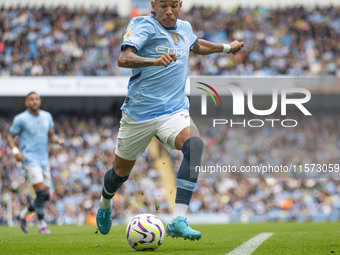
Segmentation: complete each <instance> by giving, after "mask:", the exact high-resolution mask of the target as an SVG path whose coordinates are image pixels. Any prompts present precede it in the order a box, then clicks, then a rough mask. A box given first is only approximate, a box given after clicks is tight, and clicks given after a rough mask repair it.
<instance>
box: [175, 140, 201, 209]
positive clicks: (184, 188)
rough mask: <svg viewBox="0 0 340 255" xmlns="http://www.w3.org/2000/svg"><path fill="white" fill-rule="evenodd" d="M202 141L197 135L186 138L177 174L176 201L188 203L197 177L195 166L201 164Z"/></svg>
mask: <svg viewBox="0 0 340 255" xmlns="http://www.w3.org/2000/svg"><path fill="white" fill-rule="evenodd" d="M203 146H204V144H203V141H202V140H201V138H199V137H192V138H190V139H188V140H187V141H186V142H185V143H184V145H183V147H182V152H183V161H182V164H181V166H180V168H179V170H178V174H177V180H176V184H177V194H176V201H175V202H176V203H178V204H186V205H189V203H190V200H191V197H192V193H193V191H194V189H195V186H196V182H197V179H198V174H199V173H198V172H196V171H195V166H200V165H201V159H202V154H203Z"/></svg>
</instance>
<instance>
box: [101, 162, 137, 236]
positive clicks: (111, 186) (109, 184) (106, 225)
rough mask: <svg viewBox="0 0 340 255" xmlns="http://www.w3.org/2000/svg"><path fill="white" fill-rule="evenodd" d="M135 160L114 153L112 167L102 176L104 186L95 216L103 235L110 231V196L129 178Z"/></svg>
mask: <svg viewBox="0 0 340 255" xmlns="http://www.w3.org/2000/svg"><path fill="white" fill-rule="evenodd" d="M135 162H136V160H125V159H123V158H121V157H119V156H117V155H115V159H114V164H113V168H111V169H110V170H109V171H107V172H106V174H105V176H104V187H103V190H102V196H101V199H100V206H99V209H98V212H97V217H96V218H97V226H98V230H99V231H100V233H102V234H103V235H106V234H108V233H109V232H110V229H111V225H112V205H111V201H112V198H113V196H114V195H115V193H116V192H117V191H118V190H119V189H120V187H121V186H122V185H123V183H124V182H126V181H127V179H128V178H129V174H130V172H131V170H132V168H133V166H134V164H135Z"/></svg>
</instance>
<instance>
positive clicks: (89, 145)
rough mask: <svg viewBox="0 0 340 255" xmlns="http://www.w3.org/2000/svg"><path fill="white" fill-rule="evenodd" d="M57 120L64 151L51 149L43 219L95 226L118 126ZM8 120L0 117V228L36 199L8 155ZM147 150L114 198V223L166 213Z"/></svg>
mask: <svg viewBox="0 0 340 255" xmlns="http://www.w3.org/2000/svg"><path fill="white" fill-rule="evenodd" d="M79 116H81V115H77V116H65V115H59V116H58V118H57V119H55V129H56V133H57V134H58V135H60V136H61V137H65V139H66V145H65V146H64V147H59V146H55V145H54V146H53V145H52V146H50V164H51V174H52V181H53V186H52V187H51V202H48V203H47V205H46V211H47V215H46V219H47V221H48V222H50V223H56V224H84V223H85V222H86V223H88V224H92V225H93V224H94V222H95V221H94V220H95V214H96V212H97V208H98V206H99V200H100V196H101V190H102V184H103V179H104V175H105V173H106V171H107V170H108V169H110V168H111V167H112V165H113V157H114V150H115V147H116V136H117V131H118V122H117V119H116V118H112V117H110V116H102V117H100V118H97V119H94V118H83V117H79ZM11 121H12V119H8V118H4V117H2V118H1V117H0V204H1V206H0V223H5V222H8V219H7V218H6V217H7V215H8V208H9V206H11V208H12V210H11V211H12V212H11V214H12V219H13V220H14V222H18V218H17V217H18V215H19V212H20V210H21V209H23V207H24V206H27V205H28V203H29V202H30V200H31V201H33V199H34V198H35V195H34V192H33V190H32V189H31V188H30V187H29V185H28V184H27V182H26V181H25V173H24V171H23V170H22V169H21V166H20V164H18V163H16V161H15V158H14V157H13V156H12V154H11V153H10V150H9V147H8V146H7V143H6V135H7V133H8V129H9V127H10V124H11ZM153 164H154V159H153V158H152V156H151V155H150V153H149V152H148V150H147V151H146V152H145V153H144V154H143V155H140V156H139V159H138V161H137V163H136V165H135V168H134V171H133V172H132V173H131V174H130V177H129V180H128V181H127V182H126V184H125V185H124V186H123V187H122V189H121V190H120V191H119V192H118V194H117V195H116V196H115V198H114V204H115V206H114V210H115V211H114V220H116V221H117V222H120V221H121V220H123V219H124V217H125V216H126V215H135V214H137V213H142V212H145V213H146V212H148V213H156V212H157V213H169V205H168V202H167V200H166V193H165V190H164V188H163V185H162V180H161V175H160V173H159V172H158V171H157V170H155V169H154V166H153Z"/></svg>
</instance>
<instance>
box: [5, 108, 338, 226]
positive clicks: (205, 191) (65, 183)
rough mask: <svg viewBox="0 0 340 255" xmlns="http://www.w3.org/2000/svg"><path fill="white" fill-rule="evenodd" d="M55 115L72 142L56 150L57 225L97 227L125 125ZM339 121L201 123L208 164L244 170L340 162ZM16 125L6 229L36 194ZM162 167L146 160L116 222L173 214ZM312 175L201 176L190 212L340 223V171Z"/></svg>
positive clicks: (177, 155)
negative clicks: (17, 145)
mask: <svg viewBox="0 0 340 255" xmlns="http://www.w3.org/2000/svg"><path fill="white" fill-rule="evenodd" d="M54 117H55V128H56V133H57V134H58V135H60V136H62V137H65V139H66V145H65V146H64V147H59V146H57V145H52V146H50V163H51V172H52V180H53V186H52V187H51V195H52V196H51V197H52V198H51V202H49V203H47V207H46V208H47V210H46V211H47V215H46V218H47V220H48V222H50V223H56V224H84V223H88V224H94V222H95V214H96V210H97V208H98V204H99V199H100V195H101V188H102V182H103V177H104V174H105V172H106V171H107V169H109V168H110V167H111V166H112V160H113V155H114V150H115V146H116V136H117V128H118V120H117V119H116V118H112V117H111V116H106V115H103V116H100V115H98V116H97V117H96V118H89V117H82V115H81V114H77V115H64V114H58V115H54ZM316 119H319V120H320V121H318V122H317V121H315V120H316ZM339 119H340V116H339V113H334V114H332V115H325V114H323V115H317V116H314V118H313V119H308V118H306V119H305V120H301V121H300V125H299V127H297V128H290V129H289V128H288V129H287V128H282V127H281V128H279V127H277V128H236V129H235V128H234V129H233V128H230V129H225V128H221V129H219V130H217V129H214V128H209V127H208V126H202V123H197V124H198V126H199V127H200V131H201V137H202V139H203V140H204V142H205V150H204V155H203V161H202V165H214V164H216V162H217V163H218V164H219V165H228V164H232V165H235V166H237V168H239V167H240V166H241V165H259V164H261V163H263V164H268V163H270V164H272V165H280V164H283V165H289V164H291V163H293V164H296V165H300V164H304V163H322V164H330V163H331V164H335V163H339V160H338V158H339V155H340V134H339V132H338V130H339V128H340V123H339ZM11 120H12V117H11V118H5V117H0V204H1V206H0V223H6V222H8V218H7V217H8V215H9V214H8V213H9V210H8V209H9V207H10V208H11V209H12V210H11V212H12V214H11V215H10V217H11V218H12V219H13V220H14V223H17V222H18V218H17V217H18V215H19V212H20V210H21V209H22V208H23V207H24V206H26V205H27V204H28V203H29V201H30V200H32V199H34V192H33V191H32V189H31V188H30V187H29V186H28V185H27V182H25V174H24V172H23V170H22V169H21V167H20V164H18V163H16V162H15V159H14V157H13V156H12V155H11V153H10V151H9V148H8V146H7V143H6V141H5V138H6V134H7V132H8V129H9V126H10V123H11ZM170 156H171V157H172V159H173V162H174V173H175V174H176V173H177V170H178V168H179V165H180V163H181V161H182V155H181V152H179V151H174V152H172V153H171V154H170ZM154 161H155V158H153V157H152V156H151V155H150V153H149V151H148V150H147V151H146V152H145V153H144V154H143V155H140V156H139V158H138V160H137V164H136V166H135V168H134V170H133V171H132V173H131V175H130V178H129V180H128V181H127V183H126V184H125V185H124V186H123V187H122V189H121V190H120V191H119V192H118V193H117V195H116V196H115V198H114V204H115V206H114V210H115V211H114V220H115V221H116V222H121V221H122V220H123V219H124V218H125V217H126V216H127V215H135V214H138V213H146V212H147V213H154V214H168V213H170V210H171V209H170V208H171V207H172V202H171V203H170V204H169V202H168V200H167V194H166V191H165V189H164V187H163V183H162V178H161V174H160V172H159V171H158V170H156V169H155V168H154ZM278 177H280V178H278ZM289 177H290V178H289ZM292 177H294V178H292ZM309 177H311V175H307V176H301V175H300V176H299V175H298V176H296V175H295V176H294V175H291V176H284V177H282V176H275V175H261V174H258V175H255V176H250V175H247V174H245V175H237V174H231V175H226V174H225V173H222V174H217V173H213V174H208V173H201V175H200V178H199V181H198V185H197V188H196V191H195V192H194V195H193V199H192V202H191V204H190V213H193V214H197V215H198V214H201V213H222V214H225V215H226V217H231V218H232V219H233V220H235V221H240V220H241V221H247V220H249V221H254V220H256V219H258V220H261V219H262V220H270V219H272V220H280V219H281V220H282V219H286V220H287V219H288V220H289V219H291V220H339V219H340V173H339V172H334V173H333V174H326V175H324V176H322V178H320V175H317V176H313V177H314V178H309ZM32 220H34V218H33V219H32Z"/></svg>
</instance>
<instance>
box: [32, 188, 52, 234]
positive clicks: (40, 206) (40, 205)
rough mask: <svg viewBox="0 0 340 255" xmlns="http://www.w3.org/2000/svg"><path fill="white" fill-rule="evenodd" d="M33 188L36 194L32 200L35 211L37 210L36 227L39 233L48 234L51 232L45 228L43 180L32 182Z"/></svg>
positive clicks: (44, 189) (44, 190)
mask: <svg viewBox="0 0 340 255" xmlns="http://www.w3.org/2000/svg"><path fill="white" fill-rule="evenodd" d="M32 186H33V189H34V191H35V193H36V195H37V197H36V199H35V200H34V206H35V211H36V212H37V217H38V227H39V233H41V234H50V233H51V232H50V231H49V229H48V228H47V225H46V222H45V219H44V218H45V201H46V186H45V184H44V182H40V183H36V184H33V185H32Z"/></svg>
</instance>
